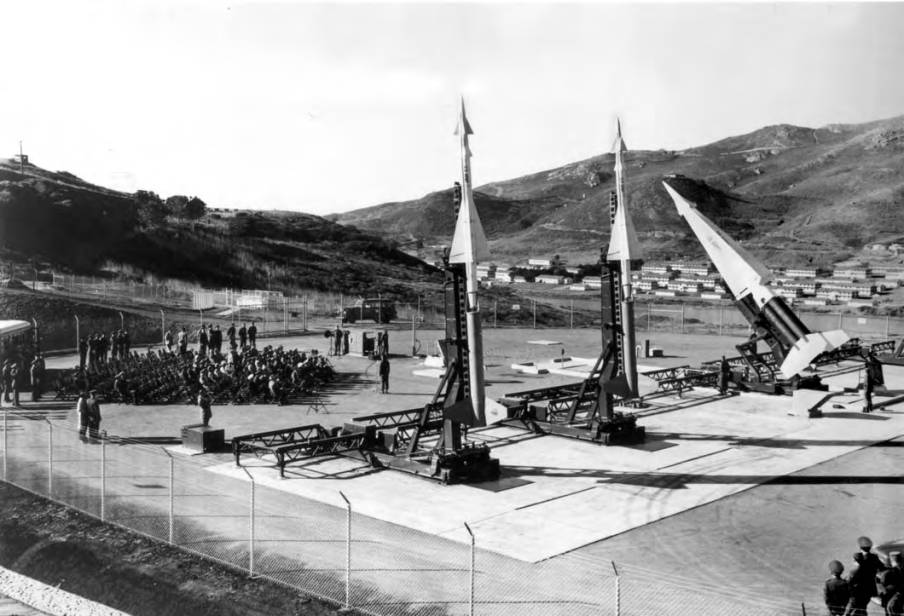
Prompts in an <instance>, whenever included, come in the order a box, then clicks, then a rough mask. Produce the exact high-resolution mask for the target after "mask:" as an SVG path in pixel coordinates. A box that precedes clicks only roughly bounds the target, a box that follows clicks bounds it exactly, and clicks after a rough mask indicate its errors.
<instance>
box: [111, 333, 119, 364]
mask: <svg viewBox="0 0 904 616" xmlns="http://www.w3.org/2000/svg"><path fill="white" fill-rule="evenodd" d="M110 343H111V344H110V347H111V352H110V359H112V360H113V361H116V358H117V357H119V330H118V329H114V330H113V331H112V332H110Z"/></svg>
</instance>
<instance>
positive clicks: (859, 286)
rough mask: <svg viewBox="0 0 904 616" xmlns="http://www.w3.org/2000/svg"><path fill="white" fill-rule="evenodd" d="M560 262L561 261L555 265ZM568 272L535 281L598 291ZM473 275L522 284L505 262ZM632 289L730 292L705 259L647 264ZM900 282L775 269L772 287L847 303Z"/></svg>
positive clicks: (892, 276) (887, 272)
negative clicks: (703, 260)
mask: <svg viewBox="0 0 904 616" xmlns="http://www.w3.org/2000/svg"><path fill="white" fill-rule="evenodd" d="M560 265H561V264H560ZM548 267H550V260H540V259H531V260H529V262H528V266H527V269H545V268H548ZM562 269H564V270H565V271H566V272H567V273H568V274H569V275H555V274H540V275H538V276H536V277H535V279H534V282H536V283H540V284H549V285H559V286H568V288H569V289H570V290H574V291H592V290H595V289H599V288H600V286H601V284H602V281H601V280H600V277H599V276H583V277H580V276H579V275H578V268H571V267H563V268H562ZM477 274H478V276H479V277H480V278H481V279H482V280H483V281H485V282H486V283H488V284H494V283H497V284H498V283H525V282H527V280H526V278H525V277H524V276H523V275H517V274H514V273H513V271H512V268H511V267H509V266H507V265H494V264H482V265H478V267H477ZM633 285H634V290H635V292H636V293H638V294H648V295H651V296H654V297H693V298H699V299H713V300H717V299H726V298H729V297H730V295H729V294H728V293H727V292H726V291H725V289H724V287H723V285H722V277H721V275H720V274H719V273H718V272H717V271H716V270H715V268H714V267H713V265H712V264H711V263H708V262H684V261H673V262H649V263H645V264H643V266H642V267H641V269H640V271H638V272H635V273H634V275H633ZM902 285H904V267H891V266H889V267H885V266H873V267H869V266H867V265H842V264H839V265H838V266H837V267H835V268H834V269H821V268H787V269H774V270H773V281H772V283H771V286H772V289H773V291H774V292H775V293H776V294H777V295H781V296H783V297H785V298H786V300H787V301H788V302H789V303H792V304H794V303H801V304H804V305H811V306H826V305H834V304H847V305H849V306H854V307H857V306H867V305H872V301H873V299H875V298H876V296H878V295H881V294H884V293H888V292H889V291H891V290H892V289H894V288H896V287H898V286H902Z"/></svg>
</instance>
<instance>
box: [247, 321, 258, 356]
mask: <svg viewBox="0 0 904 616" xmlns="http://www.w3.org/2000/svg"><path fill="white" fill-rule="evenodd" d="M248 344H250V345H251V348H252V349H256V348H257V325H255V324H254V322H253V321H252V322H251V325H249V326H248Z"/></svg>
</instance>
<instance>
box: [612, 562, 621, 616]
mask: <svg viewBox="0 0 904 616" xmlns="http://www.w3.org/2000/svg"><path fill="white" fill-rule="evenodd" d="M612 570H613V571H615V616H621V577H620V576H619V575H618V569H617V568H616V567H615V561H614V560H613V561H612Z"/></svg>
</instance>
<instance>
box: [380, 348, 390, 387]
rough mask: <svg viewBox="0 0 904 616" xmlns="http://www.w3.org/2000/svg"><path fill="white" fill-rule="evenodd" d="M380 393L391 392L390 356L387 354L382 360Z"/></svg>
mask: <svg viewBox="0 0 904 616" xmlns="http://www.w3.org/2000/svg"><path fill="white" fill-rule="evenodd" d="M380 393H381V394H388V393H389V357H387V356H386V355H384V356H383V359H381V360H380Z"/></svg>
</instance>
